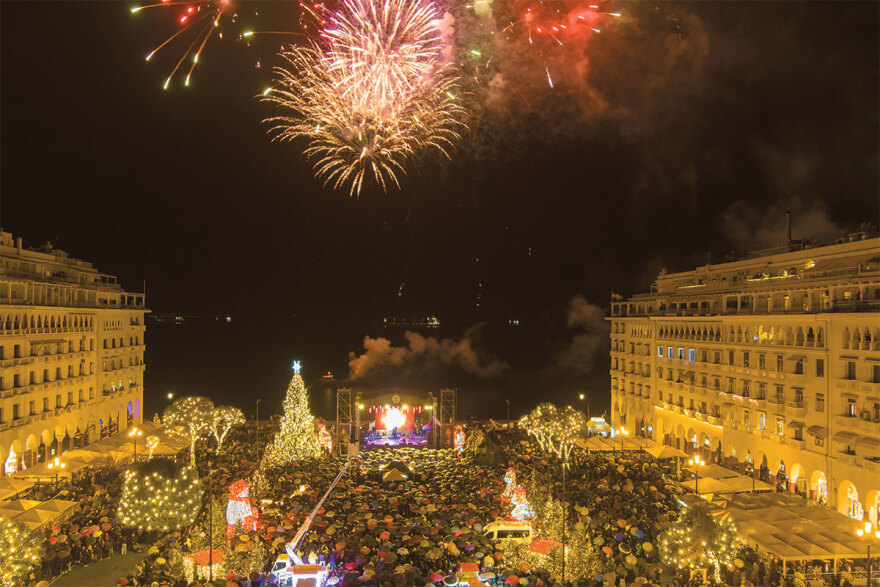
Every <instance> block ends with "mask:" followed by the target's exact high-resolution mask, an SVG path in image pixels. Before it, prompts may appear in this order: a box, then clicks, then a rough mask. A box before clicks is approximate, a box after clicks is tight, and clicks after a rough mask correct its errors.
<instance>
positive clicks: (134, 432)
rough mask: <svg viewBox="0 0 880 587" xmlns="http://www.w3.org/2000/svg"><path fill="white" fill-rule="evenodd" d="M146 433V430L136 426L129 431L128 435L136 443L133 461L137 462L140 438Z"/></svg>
mask: <svg viewBox="0 0 880 587" xmlns="http://www.w3.org/2000/svg"><path fill="white" fill-rule="evenodd" d="M143 435H144V431H143V430H141V429H140V428H138V427H137V426H135V427H134V428H132V429H131V430H129V431H128V437H129V438H131V440H132V442H133V443H134V456H133V457H132V462H133V463H136V462H137V460H138V438H140V437H141V436H143Z"/></svg>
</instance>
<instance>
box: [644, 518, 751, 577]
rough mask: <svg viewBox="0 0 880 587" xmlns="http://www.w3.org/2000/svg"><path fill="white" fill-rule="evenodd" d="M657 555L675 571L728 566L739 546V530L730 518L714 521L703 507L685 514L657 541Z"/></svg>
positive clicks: (718, 573) (717, 569) (716, 575)
mask: <svg viewBox="0 0 880 587" xmlns="http://www.w3.org/2000/svg"><path fill="white" fill-rule="evenodd" d="M659 538H660V539H659V549H658V550H659V554H660V557H661V559H662V560H663V562H665V563H666V564H667V565H669V566H671V567H675V568H679V569H703V568H707V567H709V566H714V567H715V578H716V579H718V580H720V570H721V567H727V566H730V565H731V564H732V563H733V559H734V558H736V555H737V553H738V552H739V550H740V548H741V546H742V540H741V538H740V534H739V529H738V528H737V526H736V523H735V522H734V521H733V519H732V518H731V517H729V516H728V517H727V518H726V519H724V520H718V519H716V518H714V517H713V516H712V515H711V514H709V512H708V511H707V510H706V508H705V507H703V506H695V507H692V508H689V509H687V510H685V511H684V512H683V513H682V515H681V516H679V518H678V520H676V521H675V522H674V523H673V524H672V525H670V526H669V527H668V528H667V529H666V530H664V531H663V533H662V534H661V535H660V537H659Z"/></svg>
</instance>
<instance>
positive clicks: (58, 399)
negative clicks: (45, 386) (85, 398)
mask: <svg viewBox="0 0 880 587" xmlns="http://www.w3.org/2000/svg"><path fill="white" fill-rule="evenodd" d="M55 407H56V408H60V407H61V394H60V393H59V394H56V395H55Z"/></svg>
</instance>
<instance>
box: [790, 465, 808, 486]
mask: <svg viewBox="0 0 880 587" xmlns="http://www.w3.org/2000/svg"><path fill="white" fill-rule="evenodd" d="M803 475H804V467H803V465H801V464H800V463H795V464H793V465H792V466H791V471H790V472H789V474H788V476H789V478H790V479H791V482H792V483H797V481H798V479H800V478H801V477H803Z"/></svg>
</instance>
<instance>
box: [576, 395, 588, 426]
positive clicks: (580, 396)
mask: <svg viewBox="0 0 880 587" xmlns="http://www.w3.org/2000/svg"><path fill="white" fill-rule="evenodd" d="M578 398H579V399H580V400H581V401H584V400H586V399H587V396H586V395H585V394H583V393H581V394H578ZM586 404H587V420H589V419H590V402H589V401H587V402H586Z"/></svg>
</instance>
